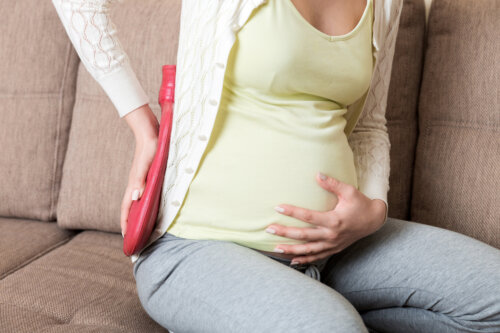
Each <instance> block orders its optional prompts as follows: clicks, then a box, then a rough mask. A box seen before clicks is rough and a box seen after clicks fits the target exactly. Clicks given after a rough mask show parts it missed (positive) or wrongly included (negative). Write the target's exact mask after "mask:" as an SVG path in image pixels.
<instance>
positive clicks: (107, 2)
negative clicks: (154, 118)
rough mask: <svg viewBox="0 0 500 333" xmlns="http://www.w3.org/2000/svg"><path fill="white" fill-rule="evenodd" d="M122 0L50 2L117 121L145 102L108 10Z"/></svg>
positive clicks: (146, 101)
mask: <svg viewBox="0 0 500 333" xmlns="http://www.w3.org/2000/svg"><path fill="white" fill-rule="evenodd" d="M123 1H124V0H52V3H53V5H54V7H55V9H56V11H57V14H58V16H59V18H60V20H61V22H62V24H63V26H64V28H65V30H66V33H67V34H68V36H69V38H70V40H71V43H72V44H73V46H74V48H75V50H76V52H77V53H78V56H79V57H80V60H81V62H82V63H83V64H84V66H85V68H86V69H87V71H88V72H89V73H90V75H91V76H92V77H93V78H94V79H95V80H96V81H97V82H98V83H99V85H100V86H101V87H102V89H103V90H104V92H105V93H106V94H107V96H108V97H109V99H110V100H111V102H112V103H113V105H114V106H115V108H116V109H117V111H118V114H119V116H120V118H122V117H124V116H125V115H127V114H128V113H129V112H131V111H133V110H135V109H136V108H138V107H140V106H142V105H144V104H147V103H148V96H147V94H146V92H145V91H144V89H143V87H142V86H141V84H140V83H139V81H138V80H137V77H136V74H135V72H134V71H133V69H132V67H131V65H130V60H129V58H128V55H127V54H126V53H125V51H124V49H123V47H122V45H121V43H120V41H119V39H118V37H117V30H116V27H115V25H114V24H113V22H112V21H111V19H110V15H109V10H110V6H111V5H112V4H113V3H114V2H120V3H122V2H123Z"/></svg>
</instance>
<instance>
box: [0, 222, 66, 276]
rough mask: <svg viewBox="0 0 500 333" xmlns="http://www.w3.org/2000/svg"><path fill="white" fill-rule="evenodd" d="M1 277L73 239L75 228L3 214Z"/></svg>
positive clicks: (0, 231)
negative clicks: (71, 229)
mask: <svg viewBox="0 0 500 333" xmlns="http://www.w3.org/2000/svg"><path fill="white" fill-rule="evenodd" d="M0 235H1V237H2V240H1V242H0V253H1V258H2V259H1V260H0V280H1V279H3V278H4V277H5V276H7V275H9V274H11V273H12V272H14V271H16V270H18V269H19V268H21V267H23V266H25V265H27V264H29V263H30V262H32V261H33V260H35V259H36V258H38V257H40V256H42V255H44V254H45V253H47V252H50V251H52V250H53V249H54V248H56V247H58V246H61V245H62V244H64V243H66V242H67V241H68V240H70V239H71V238H72V237H73V236H74V235H75V232H74V231H70V230H64V229H61V228H59V227H58V226H57V224H55V223H52V222H41V221H36V220H26V219H15V218H4V217H0Z"/></svg>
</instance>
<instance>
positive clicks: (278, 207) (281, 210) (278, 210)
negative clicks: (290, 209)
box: [274, 206, 285, 213]
mask: <svg viewBox="0 0 500 333" xmlns="http://www.w3.org/2000/svg"><path fill="white" fill-rule="evenodd" d="M274 210H275V211H277V212H279V213H283V212H284V211H285V208H283V207H280V206H276V207H274Z"/></svg>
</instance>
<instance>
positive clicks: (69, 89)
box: [0, 0, 79, 221]
mask: <svg viewBox="0 0 500 333" xmlns="http://www.w3.org/2000/svg"><path fill="white" fill-rule="evenodd" d="M33 6H34V3H33V1H28V0H6V1H1V2H0V17H2V33H1V34H0V78H1V80H0V142H1V148H0V149H1V155H2V157H1V158H0V184H1V187H2V190H1V191H0V202H1V203H2V204H1V205H0V216H6V217H23V218H30V219H35V220H41V221H50V220H55V217H56V216H55V213H56V204H57V196H58V194H59V185H60V178H61V170H62V163H63V159H64V154H65V151H66V145H67V139H68V131H69V124H70V120H71V111H72V110H71V109H72V106H73V103H74V93H75V82H76V70H77V66H78V61H79V60H78V56H77V54H76V52H75V51H74V49H73V48H72V47H71V46H70V41H69V40H68V39H67V38H66V32H65V31H64V27H63V26H62V24H61V23H60V22H59V18H58V17H57V13H56V11H55V9H54V8H53V6H52V4H51V2H50V1H40V2H37V3H36V7H33ZM33 11H36V15H34V13H33Z"/></svg>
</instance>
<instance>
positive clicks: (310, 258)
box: [292, 247, 340, 265]
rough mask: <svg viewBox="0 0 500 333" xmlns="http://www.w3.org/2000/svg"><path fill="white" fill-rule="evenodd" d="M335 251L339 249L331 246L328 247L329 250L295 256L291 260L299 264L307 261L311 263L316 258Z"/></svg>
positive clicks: (327, 255)
mask: <svg viewBox="0 0 500 333" xmlns="http://www.w3.org/2000/svg"><path fill="white" fill-rule="evenodd" d="M337 252H340V250H339V249H338V248H336V247H335V248H332V249H329V250H326V251H323V252H320V253H316V254H312V255H307V256H300V257H295V258H293V259H292V261H293V262H296V263H298V264H299V265H300V264H308V263H312V262H315V261H317V260H320V259H323V258H326V257H329V256H331V255H332V254H335V253H337Z"/></svg>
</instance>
